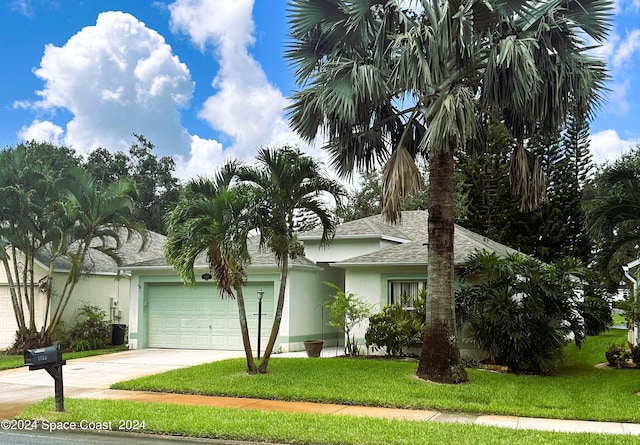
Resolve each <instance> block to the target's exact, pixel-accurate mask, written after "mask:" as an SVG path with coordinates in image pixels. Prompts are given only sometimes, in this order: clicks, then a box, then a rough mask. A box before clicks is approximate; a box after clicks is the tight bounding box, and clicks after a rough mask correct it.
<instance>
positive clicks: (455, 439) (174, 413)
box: [20, 399, 638, 445]
mask: <svg viewBox="0 0 640 445" xmlns="http://www.w3.org/2000/svg"><path fill="white" fill-rule="evenodd" d="M65 407H66V409H67V412H65V413H56V412H53V411H52V410H53V409H54V402H53V399H47V400H45V401H43V402H40V403H38V404H36V405H32V406H31V407H29V408H27V409H26V410H25V411H23V412H22V413H21V415H20V418H22V419H39V420H40V421H42V420H43V419H46V420H48V421H55V422H76V423H77V424H78V425H79V424H80V422H81V421H82V420H84V421H89V422H99V423H101V424H104V423H105V422H111V428H112V429H116V430H117V429H118V426H120V423H121V422H120V421H121V420H124V419H129V420H138V421H140V422H141V421H144V430H143V432H144V433H148V434H170V435H181V436H192V437H203V438H217V439H227V440H247V441H267V442H277V443H296V444H341V445H347V444H359V445H367V444H372V445H373V444H380V445H414V444H433V443H447V444H479V445H481V444H496V443H509V444H511V445H519V444H522V445H530V444H549V443H553V444H572V445H573V444H576V445H578V444H579V445H602V444H635V443H637V441H638V438H637V437H631V436H614V435H604V434H586V433H580V434H568V433H551V432H542V431H526V430H509V429H502V428H495V427H483V426H478V425H468V424H454V423H436V422H419V421H401V420H390V419H374V418H366V417H354V416H346V415H345V416H331V415H321V414H294V413H282V412H270V411H253V410H238V409H230V408H213V407H204V406H183V405H169V404H160V403H140V402H127V401H112V400H87V399H67V400H66V403H65ZM40 425H41V427H42V422H41V423H40ZM141 432H142V431H141Z"/></svg>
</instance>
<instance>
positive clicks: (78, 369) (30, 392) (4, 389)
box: [0, 349, 244, 419]
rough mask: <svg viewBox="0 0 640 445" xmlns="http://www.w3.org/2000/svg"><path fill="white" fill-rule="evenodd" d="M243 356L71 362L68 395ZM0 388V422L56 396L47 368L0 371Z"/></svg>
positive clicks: (179, 353) (178, 352)
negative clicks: (34, 404) (29, 406)
mask: <svg viewBox="0 0 640 445" xmlns="http://www.w3.org/2000/svg"><path fill="white" fill-rule="evenodd" d="M243 356H244V355H243V353H242V352H241V351H212V350H184V349H136V350H130V351H123V352H118V353H115V354H106V355H98V356H93V357H86V358H81V359H74V360H67V364H66V365H64V366H63V367H62V376H63V382H64V395H65V397H66V396H76V397H77V396H84V397H90V394H91V393H93V392H100V391H102V390H104V389H107V388H109V387H110V386H111V385H112V384H114V383H116V382H120V381H123V380H129V379H134V378H137V377H142V376H145V375H151V374H156V373H159V372H164V371H169V370H172V369H179V368H185V367H188V366H194V365H199V364H202V363H209V362H213V361H217V360H225V359H228V358H234V357H243ZM63 358H64V357H63ZM0 388H1V390H0V419H10V418H12V417H13V416H15V415H16V414H18V413H19V412H20V411H21V410H22V409H23V408H24V407H26V406H28V405H31V404H33V403H36V402H39V401H40V400H43V399H46V398H47V397H53V396H54V383H53V378H52V377H51V376H50V375H49V374H48V373H47V371H45V370H44V369H41V370H37V371H29V368H28V367H22V368H17V369H8V370H5V371H0Z"/></svg>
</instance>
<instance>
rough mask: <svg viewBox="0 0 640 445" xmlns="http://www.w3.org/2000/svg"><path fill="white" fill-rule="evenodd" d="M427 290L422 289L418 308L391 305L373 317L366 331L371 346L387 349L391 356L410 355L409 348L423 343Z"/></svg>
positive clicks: (416, 305) (416, 303)
mask: <svg viewBox="0 0 640 445" xmlns="http://www.w3.org/2000/svg"><path fill="white" fill-rule="evenodd" d="M425 297H426V293H425V292H424V291H423V292H421V294H420V296H419V298H418V299H416V301H415V302H414V307H413V308H411V309H407V308H405V307H403V306H402V305H401V304H399V303H396V304H390V305H387V306H385V307H384V308H383V309H382V312H379V313H377V314H374V315H372V316H371V317H370V318H369V327H368V329H367V333H366V334H365V337H364V338H365V340H366V342H367V347H369V346H371V347H372V349H373V350H374V351H384V352H385V353H386V354H387V355H393V356H401V357H403V356H409V355H410V353H409V352H408V349H409V348H411V347H416V346H421V345H422V341H423V333H424V320H425V308H426V301H425V300H426V298H425Z"/></svg>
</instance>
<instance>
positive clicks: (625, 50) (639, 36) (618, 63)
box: [613, 29, 640, 69]
mask: <svg viewBox="0 0 640 445" xmlns="http://www.w3.org/2000/svg"><path fill="white" fill-rule="evenodd" d="M638 52H640V29H633V30H632V31H631V32H630V33H628V34H627V36H626V37H625V38H624V39H623V40H622V42H621V43H620V45H619V46H618V47H617V48H616V51H615V54H614V55H613V67H614V68H615V69H620V68H622V67H623V65H625V63H627V62H629V61H630V60H631V59H633V57H634V56H635V55H636V54H637V53H638Z"/></svg>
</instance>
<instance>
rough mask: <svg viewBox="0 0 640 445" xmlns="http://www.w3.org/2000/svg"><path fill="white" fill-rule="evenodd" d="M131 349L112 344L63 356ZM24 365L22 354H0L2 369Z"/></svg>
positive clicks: (64, 353)
mask: <svg viewBox="0 0 640 445" xmlns="http://www.w3.org/2000/svg"><path fill="white" fill-rule="evenodd" d="M127 349H129V348H128V347H127V345H122V346H111V347H108V348H105V349H95V350H92V351H81V352H63V353H62V358H63V359H65V360H72V359H74V358H83V357H91V356H94V355H102V354H112V353H114V352H121V351H126V350H127ZM22 366H24V357H23V356H21V355H4V354H0V371H2V370H3V369H12V368H20V367H22Z"/></svg>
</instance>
